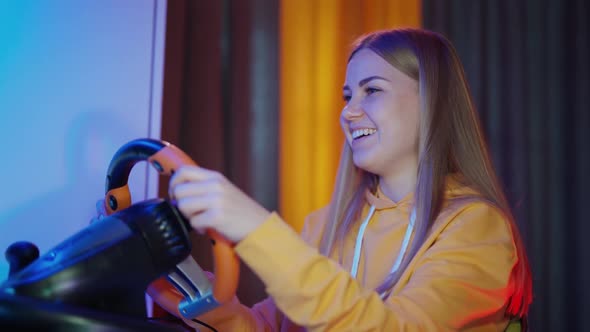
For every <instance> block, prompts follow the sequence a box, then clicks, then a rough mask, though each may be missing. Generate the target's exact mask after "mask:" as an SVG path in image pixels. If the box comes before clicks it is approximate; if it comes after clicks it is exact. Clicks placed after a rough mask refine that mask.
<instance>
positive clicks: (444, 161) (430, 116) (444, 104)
mask: <svg viewBox="0 0 590 332" xmlns="http://www.w3.org/2000/svg"><path fill="white" fill-rule="evenodd" d="M361 49H370V50H372V51H374V52H375V53H377V54H378V55H380V56H381V57H382V58H384V59H385V60H386V61H387V62H389V63H390V64H391V65H392V66H394V67H395V68H397V69H398V70H400V71H402V72H403V73H405V74H406V75H408V76H409V77H412V78H414V79H415V80H416V81H418V83H419V98H420V107H421V109H420V112H421V117H420V118H421V121H420V129H419V130H420V136H419V148H418V156H419V164H418V177H417V182H416V189H415V193H414V204H415V208H416V223H415V233H414V238H413V241H412V243H411V245H410V247H409V250H408V253H407V255H406V256H405V257H404V259H403V261H402V263H401V266H400V267H399V269H398V270H397V271H396V272H394V273H392V274H390V275H389V276H388V277H387V278H386V279H385V280H384V281H383V283H382V284H381V285H380V286H379V287H377V289H376V291H377V292H378V293H380V294H388V293H389V292H390V291H391V289H392V288H393V286H394V285H395V284H396V283H397V281H398V280H399V278H400V277H401V275H402V274H403V272H404V270H405V268H406V267H407V266H408V264H409V263H410V261H411V260H412V258H413V257H414V256H415V255H416V252H417V251H418V249H419V248H420V247H421V246H422V245H423V243H424V241H425V240H426V234H427V232H428V230H429V228H430V227H431V225H432V223H433V222H434V220H435V219H436V217H437V216H438V214H439V213H440V211H441V207H442V203H443V200H444V184H445V178H446V176H447V175H448V174H450V173H458V174H461V175H462V178H463V179H464V180H465V183H467V184H468V185H469V186H470V187H471V188H473V189H475V190H476V191H478V193H479V194H480V195H481V198H482V199H484V200H486V201H489V202H490V203H492V204H493V205H495V206H497V207H498V208H499V209H500V210H501V211H503V213H504V215H505V216H506V218H507V219H508V220H509V222H510V225H511V228H512V233H513V236H514V242H515V244H516V249H517V255H518V259H519V260H518V262H517V264H516V265H515V267H514V269H513V271H512V278H513V283H514V285H515V288H514V292H513V294H512V296H511V298H510V301H509V303H508V308H507V313H508V314H509V315H511V316H517V317H521V316H523V315H525V314H526V313H527V311H528V307H529V305H530V303H531V301H532V281H531V273H530V267H529V263H528V258H527V255H526V252H525V248H524V244H523V242H522V239H521V237H520V235H519V231H518V227H517V226H516V224H515V222H514V219H513V216H512V213H511V211H510V206H509V204H508V202H507V200H506V198H505V196H504V193H503V191H502V189H501V186H500V184H499V181H498V178H497V176H496V173H495V171H494V168H493V166H492V163H491V160H490V155H489V152H488V149H487V146H486V143H485V140H484V137H483V134H482V131H481V129H480V124H479V120H478V116H477V113H476V111H475V107H474V105H473V102H472V99H471V95H470V92H469V88H468V86H467V83H466V79H465V74H464V71H463V66H462V65H461V62H460V60H459V57H458V56H457V53H456V51H455V49H454V47H453V46H452V45H451V43H450V42H449V41H448V40H447V39H446V38H444V37H442V36H441V35H439V34H436V33H433V32H429V31H425V30H418V29H403V30H388V31H378V32H374V33H371V34H369V35H366V36H363V37H361V38H360V39H359V40H358V41H357V42H356V43H355V45H354V48H353V50H352V52H351V54H350V57H349V61H350V59H351V58H352V57H353V56H354V55H355V54H356V52H358V51H359V50H361ZM377 185H378V178H377V176H376V175H375V174H371V173H369V172H366V171H364V170H362V169H359V168H357V167H356V166H355V165H354V163H353V161H352V152H351V149H350V147H349V146H348V144H346V143H345V144H344V147H343V150H342V155H341V159H340V164H339V167H338V174H337V177H336V183H335V188H334V194H333V196H332V201H331V204H330V209H329V213H328V221H327V224H326V228H325V230H324V232H323V235H322V239H321V242H320V252H321V253H322V254H323V255H326V256H329V255H330V254H331V253H332V252H333V250H334V249H335V243H340V244H342V243H343V242H344V241H343V239H344V237H345V236H346V234H347V233H348V232H349V231H350V230H351V229H352V228H353V226H355V225H356V224H357V223H358V222H359V218H360V214H361V212H362V208H363V206H364V204H365V198H364V193H365V191H366V190H370V191H372V192H375V191H376V189H377ZM341 248H342V247H341ZM340 259H342V255H341V253H340Z"/></svg>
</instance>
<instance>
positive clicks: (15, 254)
mask: <svg viewBox="0 0 590 332" xmlns="http://www.w3.org/2000/svg"><path fill="white" fill-rule="evenodd" d="M4 256H5V257H6V260H7V261H8V264H10V267H9V271H8V276H9V277H11V276H12V275H14V274H15V273H16V272H18V271H20V270H22V269H23V268H25V267H26V266H28V265H29V264H31V263H32V262H33V261H34V260H35V259H37V258H39V248H37V246H36V245H34V244H32V243H31V242H26V241H20V242H15V243H13V244H12V245H10V247H8V248H7V249H6V252H5V253H4Z"/></svg>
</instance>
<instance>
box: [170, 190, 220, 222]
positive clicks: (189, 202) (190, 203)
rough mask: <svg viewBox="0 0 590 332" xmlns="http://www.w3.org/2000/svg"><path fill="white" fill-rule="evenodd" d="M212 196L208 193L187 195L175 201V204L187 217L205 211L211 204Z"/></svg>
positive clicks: (189, 217) (190, 217)
mask: <svg viewBox="0 0 590 332" xmlns="http://www.w3.org/2000/svg"><path fill="white" fill-rule="evenodd" d="M213 200H214V199H213V197H212V195H209V194H204V195H200V196H196V197H195V196H188V197H184V198H181V199H179V200H177V201H176V206H177V207H178V209H179V210H180V212H182V214H183V215H184V216H185V217H186V218H187V219H189V220H190V219H192V218H193V217H195V216H197V215H199V214H201V213H204V212H206V211H207V210H209V209H210V208H211V206H212V205H213Z"/></svg>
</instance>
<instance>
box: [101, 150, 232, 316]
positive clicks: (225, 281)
mask: <svg viewBox="0 0 590 332" xmlns="http://www.w3.org/2000/svg"><path fill="white" fill-rule="evenodd" d="M140 161H147V162H148V163H149V164H150V165H152V166H153V167H154V168H155V169H156V170H157V171H158V173H159V174H162V175H172V174H174V171H175V170H177V169H178V168H180V167H181V166H187V165H196V163H195V162H194V161H193V160H192V159H191V158H190V157H189V156H188V155H187V154H185V153H184V152H183V151H182V150H180V149H179V148H177V147H176V146H174V145H172V144H170V143H168V142H165V141H159V140H154V139H149V138H142V139H136V140H133V141H131V142H129V143H127V144H125V145H124V146H122V147H121V148H120V149H119V150H118V151H117V152H116V153H115V156H114V157H113V159H112V160H111V163H110V165H109V168H108V171H107V179H106V189H105V192H106V194H105V199H104V204H105V211H106V213H107V215H110V214H112V213H115V212H117V211H121V210H123V209H125V208H127V207H129V206H131V193H130V191H129V186H128V180H129V174H130V173H131V169H132V168H133V166H134V165H135V164H136V163H138V162H140ZM207 235H208V236H209V238H210V239H211V243H212V245H213V261H214V271H215V282H214V284H213V287H211V282H210V281H209V279H208V278H207V277H206V275H205V273H204V272H203V270H202V269H201V268H200V267H199V266H198V264H197V263H196V262H195V260H194V259H193V258H192V256H190V255H189V256H188V257H187V258H186V259H185V260H184V261H183V262H181V263H180V264H179V265H177V267H176V270H175V271H172V272H171V273H170V274H169V275H168V276H167V277H163V278H160V279H157V280H155V281H154V282H152V283H151V284H150V285H149V287H148V289H147V293H148V294H149V295H150V297H151V298H152V299H153V300H154V301H155V302H156V303H158V304H159V305H160V306H161V307H163V308H164V309H165V310H166V311H168V312H170V313H172V314H175V315H176V316H179V315H180V316H182V317H184V318H187V319H192V318H194V317H196V316H198V315H200V314H202V313H204V312H206V311H209V310H211V309H213V308H215V307H216V306H218V305H219V304H223V303H225V302H228V301H230V300H231V299H232V298H233V297H234V295H235V293H236V289H237V286H238V279H239V272H240V266H239V260H238V257H237V255H236V254H235V252H234V250H233V249H232V248H233V244H232V243H231V242H230V241H229V240H227V239H226V238H225V237H223V236H222V235H220V234H219V233H217V232H215V231H214V230H208V231H207Z"/></svg>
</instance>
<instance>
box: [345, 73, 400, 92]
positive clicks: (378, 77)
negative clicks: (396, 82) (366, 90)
mask: <svg viewBox="0 0 590 332" xmlns="http://www.w3.org/2000/svg"><path fill="white" fill-rule="evenodd" d="M377 79H378V80H384V81H387V82H389V80H388V79H386V78H384V77H381V76H377V75H373V76H369V77H367V78H363V79H362V80H360V81H359V87H361V86H363V85H365V84H367V83H369V82H370V81H372V80H377ZM342 90H350V87H348V85H345V86H344V87H343V88H342Z"/></svg>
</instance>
